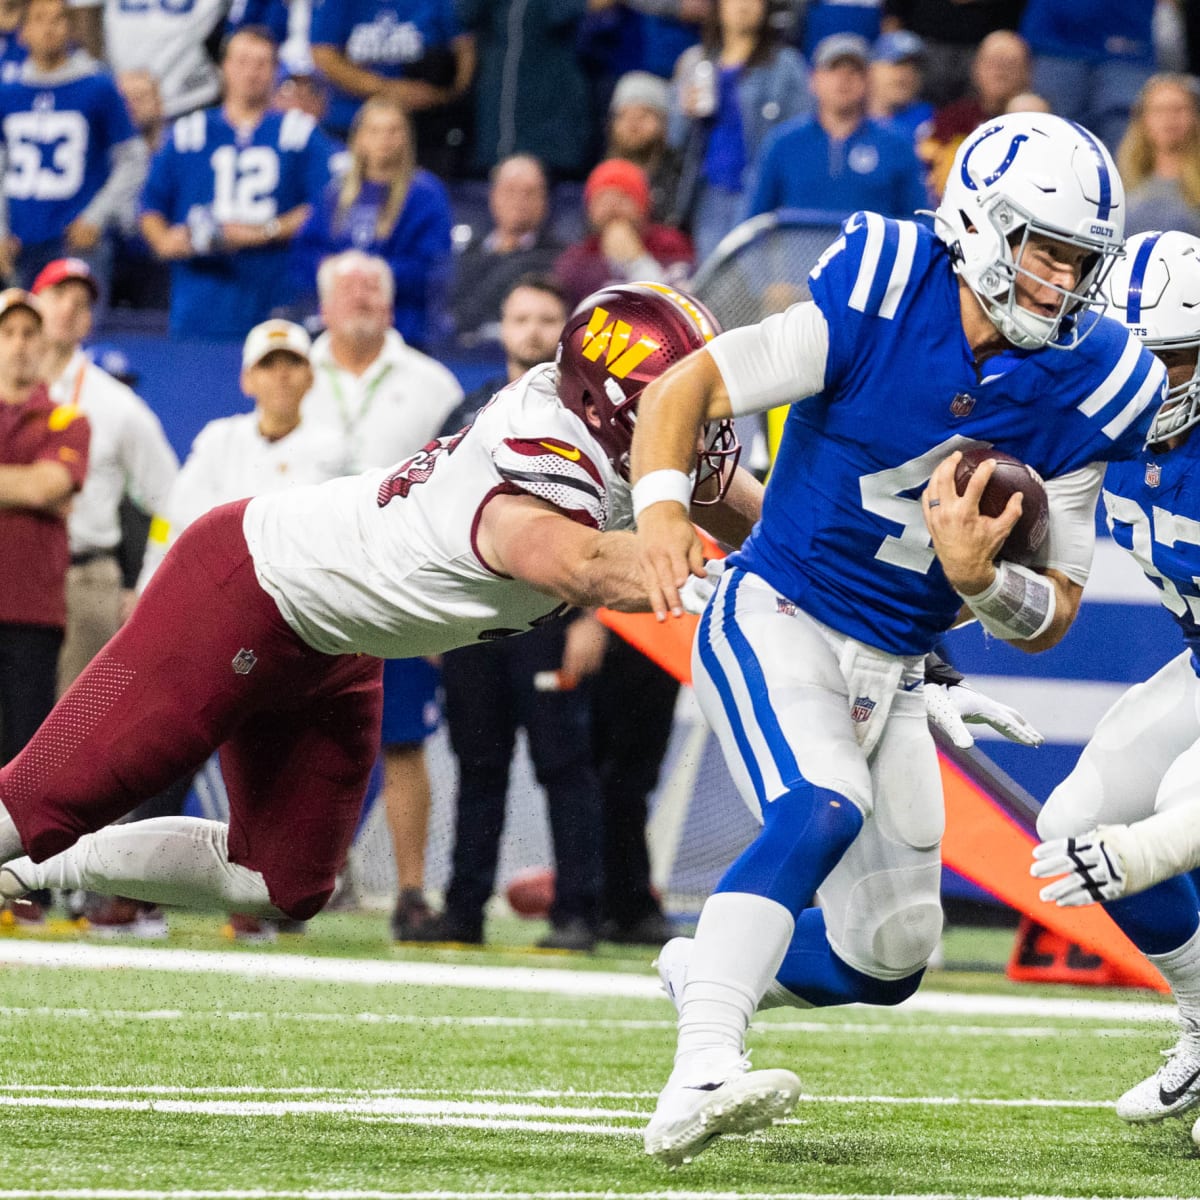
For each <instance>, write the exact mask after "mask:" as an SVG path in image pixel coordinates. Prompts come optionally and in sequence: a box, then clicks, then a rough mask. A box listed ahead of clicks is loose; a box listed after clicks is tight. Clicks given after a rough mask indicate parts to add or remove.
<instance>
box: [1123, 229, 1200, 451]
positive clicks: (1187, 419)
mask: <svg viewBox="0 0 1200 1200" xmlns="http://www.w3.org/2000/svg"><path fill="white" fill-rule="evenodd" d="M1104 293H1105V299H1106V300H1107V301H1108V305H1109V308H1110V309H1111V311H1112V315H1113V316H1114V317H1116V318H1117V319H1118V320H1121V321H1124V322H1125V324H1126V325H1127V326H1128V327H1129V330H1130V332H1131V333H1133V334H1134V335H1135V336H1136V337H1139V338H1141V340H1142V342H1143V344H1144V345H1145V346H1146V347H1147V348H1148V349H1150V350H1154V351H1159V350H1186V349H1188V348H1194V347H1200V238H1194V237H1192V235H1191V234H1190V233H1177V232H1170V233H1157V232H1155V233H1138V234H1135V235H1134V236H1133V237H1131V238H1130V239H1129V241H1128V242H1126V243H1125V258H1124V259H1123V260H1122V261H1121V262H1120V263H1118V264H1117V267H1116V269H1115V270H1114V271H1113V273H1112V274H1111V275H1110V276H1109V277H1108V280H1107V281H1106V283H1105V286H1104ZM1197 422H1200V363H1198V364H1197V367H1196V369H1195V370H1194V371H1193V372H1192V377H1191V379H1189V380H1188V381H1187V382H1186V383H1181V384H1179V385H1178V386H1177V387H1173V388H1172V389H1171V390H1170V391H1169V392H1168V393H1167V398H1166V400H1164V401H1163V405H1162V407H1161V408H1160V409H1159V410H1158V412H1157V413H1156V414H1155V416H1154V420H1153V421H1152V422H1151V423H1150V432H1149V433H1148V434H1147V435H1146V443H1147V445H1153V444H1154V443H1156V442H1162V441H1165V440H1166V439H1167V438H1169V437H1172V436H1174V435H1175V434H1178V433H1182V432H1183V431H1184V430H1185V429H1191V427H1192V426H1193V425H1195V424H1196V423H1197Z"/></svg>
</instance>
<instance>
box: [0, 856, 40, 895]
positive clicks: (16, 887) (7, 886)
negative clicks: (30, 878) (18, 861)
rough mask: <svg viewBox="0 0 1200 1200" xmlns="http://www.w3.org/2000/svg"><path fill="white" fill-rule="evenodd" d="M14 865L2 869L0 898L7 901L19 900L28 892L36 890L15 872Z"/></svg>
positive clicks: (0, 868)
mask: <svg viewBox="0 0 1200 1200" xmlns="http://www.w3.org/2000/svg"><path fill="white" fill-rule="evenodd" d="M13 865H14V864H13V863H9V864H8V865H7V866H5V867H0V897H3V899H5V900H19V899H20V898H21V897H22V896H24V895H25V894H26V893H27V892H32V891H33V890H34V885H33V884H32V883H26V882H25V881H24V880H23V879H22V878H21V877H20V875H18V874H17V873H16V871H14V870H13Z"/></svg>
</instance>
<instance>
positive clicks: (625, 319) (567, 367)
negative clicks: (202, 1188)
mask: <svg viewBox="0 0 1200 1200" xmlns="http://www.w3.org/2000/svg"><path fill="white" fill-rule="evenodd" d="M713 334H714V328H713V322H712V320H711V318H710V317H709V315H708V314H707V313H706V312H705V311H704V310H703V309H702V308H701V307H700V306H699V305H698V304H696V303H695V302H694V301H692V300H691V299H689V298H688V297H687V296H685V295H683V294H681V293H679V292H676V291H673V290H671V289H670V288H667V287H663V286H661V285H656V284H632V285H626V286H622V287H616V288H612V289H609V290H606V291H603V292H600V293H597V294H595V295H594V296H592V297H590V298H589V299H588V300H587V301H585V303H584V305H583V306H582V307H581V308H580V309H579V310H578V311H577V312H576V313H575V314H574V315H573V316H572V318H571V320H570V321H568V323H567V326H566V328H565V329H564V332H563V336H562V340H561V342H560V345H559V352H558V358H557V362H556V363H550V364H545V365H543V366H540V367H535V368H534V369H533V370H531V371H529V372H528V373H527V374H526V375H524V376H523V377H522V378H521V379H519V380H517V381H516V382H515V383H513V384H510V385H509V386H508V387H506V388H504V389H503V390H501V391H500V392H499V393H497V395H496V397H495V399H494V400H493V401H492V402H491V403H490V404H489V405H488V406H487V407H486V408H485V409H484V410H483V411H482V412H481V413H480V415H479V416H478V418H477V419H476V420H475V422H474V424H473V425H472V426H471V427H470V428H469V429H467V430H464V431H462V432H460V433H459V434H457V435H455V436H454V437H451V438H444V439H440V440H438V441H435V442H431V443H430V444H429V445H428V446H427V447H426V448H425V449H424V450H422V451H421V452H419V453H418V454H416V455H414V456H413V457H412V458H410V459H408V460H406V461H405V462H402V463H400V464H399V465H398V466H396V467H393V468H391V469H384V470H375V471H368V472H366V473H364V474H363V475H361V476H357V477H350V478H344V479H336V480H333V481H331V482H329V483H325V484H321V485H318V486H313V487H305V488H297V489H294V490H291V491H288V492H278V493H274V494H272V495H264V496H259V497H256V498H255V499H253V500H250V501H238V502H236V503H234V504H231V505H224V506H222V507H220V508H217V509H215V510H214V511H212V512H210V513H209V514H207V515H206V516H203V517H201V518H200V519H199V520H197V521H195V522H194V523H193V524H192V525H191V526H189V528H188V529H187V530H186V531H185V532H184V533H183V534H182V536H181V537H180V538H179V541H178V542H177V543H176V545H175V546H174V547H173V548H172V549H171V551H170V552H169V553H168V555H167V557H166V560H165V561H164V562H163V564H162V566H161V567H160V568H159V570H158V571H157V572H156V573H155V576H154V578H153V579H152V580H151V581H150V584H149V586H148V587H147V588H146V591H145V593H144V594H143V596H142V598H141V600H140V601H139V603H138V606H137V608H136V609H135V611H134V614H133V617H132V618H131V619H130V621H129V622H128V623H127V624H126V625H125V626H124V627H123V629H122V630H121V631H120V632H119V633H118V634H117V635H116V637H114V638H113V640H112V641H111V642H110V643H109V644H108V646H107V647H105V649H104V650H103V651H101V653H100V654H99V655H98V656H97V658H96V659H94V660H93V662H92V663H91V664H90V665H89V666H88V668H87V670H85V671H84V672H83V674H82V675H81V676H80V677H79V679H78V680H76V682H75V684H74V685H73V686H72V688H71V689H70V690H69V691H68V692H67V693H66V695H65V696H64V697H63V699H62V700H61V701H60V703H59V705H58V706H57V707H56V709H55V710H54V712H53V713H51V715H50V717H49V718H48V719H47V720H46V722H45V724H43V726H42V727H41V729H40V730H39V731H38V732H37V733H36V734H35V735H34V737H33V739H32V740H31V741H30V743H29V745H28V746H27V747H26V750H25V752H24V753H23V754H22V755H19V756H18V757H17V758H16V759H14V760H13V761H12V762H11V763H9V764H8V765H7V766H6V767H4V769H3V770H2V771H0V803H2V805H3V811H2V812H0V861H3V862H5V863H6V864H7V865H6V867H5V868H4V870H3V871H2V872H0V890H3V891H4V892H5V893H6V894H8V895H17V894H21V893H23V892H24V891H25V890H26V889H28V888H38V887H43V886H65V887H72V888H86V889H89V890H92V891H97V892H101V893H113V892H117V893H120V894H122V895H126V896H130V897H132V898H135V899H141V900H147V901H152V902H159V903H169V904H185V905H204V906H228V907H231V908H234V909H237V910H240V911H245V912H253V913H256V914H259V915H264V916H267V917H280V916H288V917H292V918H296V919H304V918H307V917H310V916H312V915H313V913H315V912H317V911H318V910H319V909H320V908H321V907H322V905H323V904H324V903H325V901H326V900H327V899H328V898H329V895H330V894H331V892H332V890H333V886H334V880H335V877H336V873H337V871H338V869H339V868H340V867H341V865H342V863H343V861H344V858H345V854H346V851H347V849H348V847H349V844H350V839H351V837H352V836H353V833H354V830H355V826H356V823H357V820H358V816H359V811H360V808H361V804H362V798H363V794H364V791H365V788H366V783H367V777H368V773H369V771H370V767H371V764H372V762H373V761H374V759H375V755H376V752H377V750H378V744H379V724H380V674H381V667H382V663H381V662H380V659H379V658H376V657H373V656H375V655H378V656H380V657H397V658H403V657H411V656H413V655H418V654H422V655H423V654H435V653H438V652H440V651H443V650H448V649H451V648H452V647H454V646H461V645H466V644H468V643H471V642H477V641H481V640H484V641H486V640H490V639H493V638H498V637H505V636H508V635H511V634H519V633H520V632H522V631H523V630H526V629H529V628H532V627H534V626H537V625H540V624H541V623H542V622H545V621H550V620H554V619H556V618H557V617H558V616H559V615H560V614H561V613H563V612H564V610H566V609H567V608H569V607H570V606H572V605H589V606H590V605H601V604H603V605H609V606H611V607H614V608H619V609H625V610H645V609H647V608H648V600H647V596H646V594H645V591H644V588H643V583H642V579H641V573H640V571H639V569H638V563H637V557H636V546H635V540H634V537H633V535H632V533H631V532H629V529H630V526H631V525H632V520H633V518H632V505H631V501H630V491H629V484H628V482H627V471H628V456H629V447H630V441H631V438H632V430H633V421H634V414H635V409H636V404H637V400H638V397H639V395H640V393H641V391H642V389H643V388H644V387H645V385H646V383H648V382H649V381H650V380H651V379H652V378H654V377H655V376H657V375H658V374H660V373H661V372H662V371H663V370H665V369H666V367H667V366H668V365H669V364H670V363H671V362H674V361H677V360H678V359H679V358H681V357H683V356H684V355H685V354H687V353H688V352H689V351H690V350H693V349H695V348H697V347H700V346H703V345H704V344H705V343H706V342H707V341H708V340H709V339H710V338H711V337H712V336H713ZM736 454H737V444H736V439H735V438H734V436H733V432H732V426H731V425H730V423H729V422H725V421H719V422H716V423H714V425H713V426H712V427H711V428H709V429H707V430H706V431H704V433H703V435H702V436H701V437H698V439H697V447H696V452H695V453H694V455H693V469H694V470H695V473H696V479H695V484H694V486H695V489H696V495H697V499H698V501H705V502H711V504H710V505H709V506H707V507H705V508H702V509H701V510H700V516H701V518H702V519H703V520H704V524H705V526H706V527H707V528H708V529H709V530H710V532H712V533H713V534H714V536H716V537H718V538H719V539H720V540H722V541H725V542H727V543H730V544H738V543H740V542H741V541H742V539H743V538H744V537H745V535H746V534H747V533H748V531H749V529H750V526H751V524H752V521H753V517H754V515H755V514H756V512H757V509H758V505H759V502H760V499H761V488H760V487H759V485H758V484H757V483H756V482H755V481H754V480H753V479H752V478H751V477H750V476H748V475H746V474H745V473H744V472H741V471H737V470H736V467H735V463H736ZM218 746H219V747H220V752H221V766H222V773H223V775H224V778H225V782H226V786H227V790H228V793H229V804H230V819H229V824H228V826H225V825H222V824H218V823H216V822H211V821H203V820H197V819H193V818H185V817H167V818H159V819H157V820H150V821H141V822H136V823H133V824H126V825H118V826H110V825H109V823H110V822H111V821H113V820H115V819H116V818H118V817H119V816H121V815H123V814H124V813H126V812H128V811H130V810H131V809H132V808H133V807H134V806H135V805H136V804H137V803H138V802H139V801H140V800H142V799H145V798H146V797H148V796H150V795H153V794H155V793H156V792H158V791H160V790H161V789H162V788H163V787H165V786H166V784H168V783H169V782H171V781H172V780H174V779H176V778H177V777H179V776H180V775H182V774H183V773H184V772H186V771H189V770H194V769H195V768H196V767H197V766H198V765H199V764H200V763H201V762H202V761H203V760H204V759H205V758H206V757H207V756H208V754H209V753H210V752H211V751H212V750H214V749H216V748H217V747H218ZM105 826H109V827H108V828H105ZM96 831H99V832H96ZM23 853H24V854H27V855H28V857H18V856H20V855H22V854H23ZM12 860H15V861H12ZM49 881H52V882H49Z"/></svg>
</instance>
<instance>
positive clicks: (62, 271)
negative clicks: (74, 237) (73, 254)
mask: <svg viewBox="0 0 1200 1200" xmlns="http://www.w3.org/2000/svg"><path fill="white" fill-rule="evenodd" d="M70 279H78V280H79V282H80V283H83V284H86V285H87V289H88V291H89V292H91V293H92V299H93V300H96V299H98V298H99V296H100V285H99V284H98V283H97V282H96V277H95V275H93V274H92V268H91V267H89V266H88V265H87V263H85V262H84V261H83V259H82V258H56V259H55V260H54V261H53V262H52V263H47V264H46V265H45V266H44V267H43V268H42V269H41V270H40V271H39V272H38V277H37V278H36V279H35V280H34V281H33V294H34V295H35V296H39V295H41V293H42V292H44V291H45V290H46V289H47V288H52V287H57V286H58V284H60V283H66V282H67V281H68V280H70Z"/></svg>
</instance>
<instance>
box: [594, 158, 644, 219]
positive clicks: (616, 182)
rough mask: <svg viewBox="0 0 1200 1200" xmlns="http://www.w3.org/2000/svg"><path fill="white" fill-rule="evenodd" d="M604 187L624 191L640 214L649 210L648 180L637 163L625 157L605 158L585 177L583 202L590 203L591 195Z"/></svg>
mask: <svg viewBox="0 0 1200 1200" xmlns="http://www.w3.org/2000/svg"><path fill="white" fill-rule="evenodd" d="M605 188H616V189H617V190H618V191H622V192H624V193H625V194H626V195H627V196H628V197H630V199H632V200H633V201H634V202H635V203H636V204H637V206H638V208H640V209H641V212H642V216H645V215H646V214H647V213H648V212H649V211H650V182H649V180H648V179H647V178H646V172H645V171H643V170H642V168H641V167H639V166H638V165H637V163H631V162H630V161H629V160H628V159H625V158H609V159H606V160H605V161H604V162H602V163H601V164H600V165H599V166H598V167H596V168H595V170H593V171H592V173H591V174H590V175H589V176H588V177H587V183H585V184H584V185H583V202H584V203H585V204H588V203H590V202H591V199H592V197H593V196H594V195H595V194H596V193H597V192H601V191H603V190H604V189H605Z"/></svg>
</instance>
